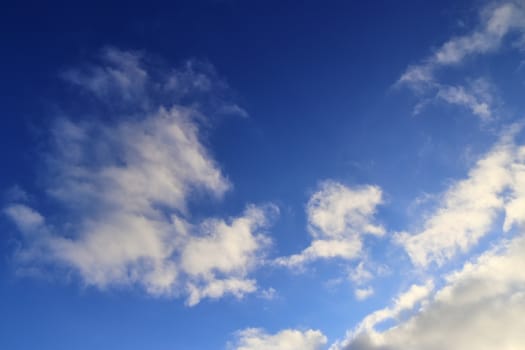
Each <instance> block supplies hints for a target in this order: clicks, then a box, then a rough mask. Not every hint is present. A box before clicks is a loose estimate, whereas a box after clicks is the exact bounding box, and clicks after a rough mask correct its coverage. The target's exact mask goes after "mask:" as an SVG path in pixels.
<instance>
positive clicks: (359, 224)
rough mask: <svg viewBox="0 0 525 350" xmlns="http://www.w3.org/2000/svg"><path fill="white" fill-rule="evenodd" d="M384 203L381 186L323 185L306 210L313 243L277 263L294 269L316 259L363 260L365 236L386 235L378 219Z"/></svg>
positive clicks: (327, 182)
mask: <svg viewBox="0 0 525 350" xmlns="http://www.w3.org/2000/svg"><path fill="white" fill-rule="evenodd" d="M381 203H382V192H381V189H380V188H379V187H377V186H363V187H356V188H350V187H347V186H345V185H343V184H340V183H338V182H334V181H325V182H323V183H322V184H321V185H320V188H319V190H318V191H317V192H316V193H314V194H313V195H312V197H311V198H310V200H309V201H308V204H307V207H306V212H307V216H308V230H309V232H310V234H311V236H312V238H313V241H312V243H311V244H310V246H309V247H307V248H306V249H304V250H303V251H302V252H301V253H299V254H295V255H292V256H289V257H285V258H279V259H278V260H277V263H278V264H280V265H284V266H290V267H291V266H298V265H301V264H304V263H306V262H309V261H313V260H316V259H328V258H342V259H354V258H357V257H359V255H360V253H361V251H362V235H364V234H372V235H378V236H381V235H383V234H384V233H385V229H384V228H383V226H381V225H379V224H377V223H376V222H375V220H374V215H375V212H376V208H377V206H378V205H379V204H381Z"/></svg>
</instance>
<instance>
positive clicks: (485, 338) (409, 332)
mask: <svg viewBox="0 0 525 350" xmlns="http://www.w3.org/2000/svg"><path fill="white" fill-rule="evenodd" d="M524 264H525V239H524V238H523V236H520V237H517V238H515V239H514V240H513V241H511V242H506V243H504V244H501V245H500V246H498V247H496V248H495V249H493V250H491V251H489V252H487V253H484V254H483V255H481V256H480V257H479V258H478V259H476V260H475V261H474V262H472V263H467V264H465V266H464V267H463V268H462V269H461V270H459V271H457V272H454V273H451V274H449V275H448V276H447V277H446V278H445V281H446V284H445V286H444V287H443V288H441V289H440V290H439V291H438V292H437V293H436V294H435V296H434V297H433V298H430V299H429V301H428V302H427V303H426V304H425V305H424V307H422V308H421V309H420V310H419V311H418V312H417V313H416V314H414V315H412V316H411V317H409V318H408V319H406V320H402V321H400V322H398V324H396V325H395V326H393V327H391V328H389V329H387V330H385V331H377V330H375V329H374V328H373V327H364V328H362V329H360V330H359V332H351V333H349V335H348V338H347V339H346V340H345V341H344V342H342V343H336V344H334V345H333V346H332V348H331V349H333V350H340V349H344V350H373V349H377V350H379V349H381V350H386V349H388V350H397V349H403V350H416V349H429V350H438V349H450V350H460V349H478V350H485V349H486V350H488V349H496V348H497V349H508V350H511V349H522V348H524V347H525V324H524V323H523V322H522V319H523V314H524V313H525V293H524V292H523V291H524V290H525V272H524V270H523V269H519V268H518V269H516V267H517V266H524ZM423 294H424V295H425V297H426V295H427V293H423ZM423 294H422V295H423ZM411 302H412V300H410V301H409V302H407V305H408V304H411ZM374 314H375V313H374ZM374 314H372V315H374ZM369 317H370V316H369Z"/></svg>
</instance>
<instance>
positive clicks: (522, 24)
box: [397, 0, 525, 120]
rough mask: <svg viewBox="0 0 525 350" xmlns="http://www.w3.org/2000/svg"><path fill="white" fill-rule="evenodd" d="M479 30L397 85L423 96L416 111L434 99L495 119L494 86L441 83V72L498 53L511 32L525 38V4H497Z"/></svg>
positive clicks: (456, 39)
mask: <svg viewBox="0 0 525 350" xmlns="http://www.w3.org/2000/svg"><path fill="white" fill-rule="evenodd" d="M480 17H481V19H480V22H481V23H480V24H479V27H478V28H477V29H476V30H474V31H472V32H470V33H467V34H465V35H462V36H457V37H454V38H451V39H450V40H448V41H447V42H445V43H444V44H443V45H441V47H439V48H438V49H437V50H436V51H435V52H434V53H433V54H432V55H431V56H430V57H428V58H426V59H425V60H423V63H421V64H416V65H412V66H409V67H408V68H407V70H406V71H405V72H404V73H403V74H402V76H401V77H400V78H399V80H398V82H397V85H400V86H408V87H410V88H411V89H413V90H414V91H416V92H417V93H418V94H419V95H421V96H426V97H425V98H424V99H423V102H421V103H419V104H418V105H417V106H416V108H415V109H414V113H416V114H417V113H419V112H420V111H421V110H422V108H424V106H425V105H427V104H428V103H429V102H431V101H434V100H436V99H437V100H441V101H444V102H447V103H450V104H454V105H458V106H462V107H465V108H467V109H468V110H470V111H471V113H473V114H474V115H477V116H478V117H480V118H481V119H483V120H488V119H490V118H491V117H493V116H494V106H493V104H494V97H493V93H492V91H491V89H490V84H489V83H488V82H487V81H486V80H483V79H478V80H476V81H475V82H474V83H470V84H467V85H448V84H443V83H440V82H439V80H438V79H436V75H437V73H438V71H439V70H440V69H443V68H445V67H451V66H456V65H459V64H461V63H463V62H464V61H465V60H466V59H467V58H469V57H474V56H476V55H482V54H487V53H490V52H494V51H496V50H497V49H498V48H500V46H501V45H502V43H503V41H504V39H505V38H506V37H507V36H509V35H510V34H511V33H518V35H519V36H520V37H521V38H520V39H519V40H521V41H523V40H524V38H525V5H524V4H523V1H519V0H518V1H506V2H496V3H493V4H491V5H489V6H487V7H485V8H484V9H483V11H482V12H481V15H480Z"/></svg>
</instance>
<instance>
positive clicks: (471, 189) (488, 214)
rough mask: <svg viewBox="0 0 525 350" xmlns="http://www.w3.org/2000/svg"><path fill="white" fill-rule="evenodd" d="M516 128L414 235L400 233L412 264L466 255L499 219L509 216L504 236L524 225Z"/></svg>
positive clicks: (521, 163)
mask: <svg viewBox="0 0 525 350" xmlns="http://www.w3.org/2000/svg"><path fill="white" fill-rule="evenodd" d="M518 129H519V128H518V127H514V128H511V131H509V132H506V133H505V134H504V135H503V136H502V138H501V140H500V141H499V142H498V144H496V145H495V146H494V147H493V149H492V150H490V151H489V152H488V153H487V154H486V155H485V156H483V157H482V158H481V159H479V160H478V162H477V163H476V165H475V166H474V167H473V169H471V170H470V171H469V174H468V177H467V178H466V179H463V180H460V181H457V182H455V183H453V184H452V186H450V187H449V189H448V190H447V191H445V193H443V195H442V196H441V199H440V201H439V204H438V208H437V209H436V210H435V211H434V212H433V213H431V214H430V215H429V216H428V217H427V218H426V219H425V220H424V222H423V225H422V228H421V229H419V230H416V231H415V232H413V233H408V232H402V233H398V234H396V240H397V241H398V243H400V244H401V245H402V246H403V247H404V248H405V250H406V251H407V253H408V255H409V256H410V258H411V260H412V262H413V263H414V264H416V265H418V266H427V265H428V264H429V263H431V262H434V263H436V264H438V265H441V264H443V263H444V262H446V261H447V260H449V259H451V258H452V257H453V256H455V255H456V254H457V253H458V252H466V251H468V250H469V249H470V248H471V247H472V246H473V245H475V244H476V243H477V242H478V241H479V240H480V238H481V237H483V236H484V235H486V234H488V233H489V232H490V230H491V228H492V227H493V225H494V224H495V222H496V219H497V217H498V214H500V213H502V212H504V213H505V214H506V219H505V223H504V225H503V230H504V231H509V230H510V229H511V227H512V226H513V225H514V224H518V223H523V221H524V220H525V211H521V209H522V208H523V198H524V197H523V167H524V164H525V163H524V162H525V157H524V152H525V151H524V149H525V147H524V146H519V145H517V144H516V143H515V142H514V136H515V134H516V133H517V132H518Z"/></svg>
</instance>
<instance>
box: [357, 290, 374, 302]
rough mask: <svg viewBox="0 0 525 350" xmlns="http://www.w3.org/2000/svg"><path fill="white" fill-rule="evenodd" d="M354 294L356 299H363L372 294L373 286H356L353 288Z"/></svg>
mask: <svg viewBox="0 0 525 350" xmlns="http://www.w3.org/2000/svg"><path fill="white" fill-rule="evenodd" d="M354 295H355V297H356V299H357V300H365V299H367V298H369V297H371V296H372V295H374V288H372V287H366V288H356V289H355V290H354Z"/></svg>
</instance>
